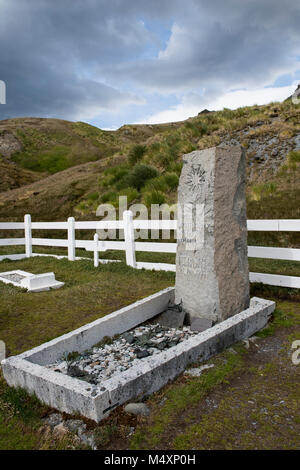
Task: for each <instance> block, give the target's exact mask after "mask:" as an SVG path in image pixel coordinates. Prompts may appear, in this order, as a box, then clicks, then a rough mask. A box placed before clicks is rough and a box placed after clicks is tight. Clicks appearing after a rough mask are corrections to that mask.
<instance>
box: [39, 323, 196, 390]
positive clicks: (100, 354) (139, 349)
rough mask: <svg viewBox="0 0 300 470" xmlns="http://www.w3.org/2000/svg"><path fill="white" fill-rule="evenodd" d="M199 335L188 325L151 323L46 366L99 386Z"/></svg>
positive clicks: (106, 339)
mask: <svg viewBox="0 0 300 470" xmlns="http://www.w3.org/2000/svg"><path fill="white" fill-rule="evenodd" d="M196 334H197V332H195V331H191V330H190V328H189V327H187V326H184V327H183V328H166V327H163V326H160V325H159V324H148V325H145V326H139V327H137V328H135V329H133V330H131V331H127V332H125V333H123V334H122V335H119V336H117V337H114V338H113V339H112V340H111V339H110V338H104V339H103V340H102V341H101V342H100V343H98V344H96V345H95V346H93V347H92V348H91V349H89V350H86V351H84V352H82V353H79V354H78V353H69V354H64V356H63V357H62V358H60V359H59V360H57V361H56V362H55V363H53V364H49V365H47V367H48V368H49V369H51V370H54V371H55V372H60V373H62V374H66V375H69V376H71V377H76V378H78V379H81V380H84V381H86V382H89V383H90V384H93V385H96V386H98V385H100V384H101V383H102V382H103V381H104V380H107V379H108V378H110V377H112V376H113V375H115V374H119V373H121V372H123V371H125V370H127V369H129V368H130V367H133V366H135V365H137V364H139V363H140V361H143V360H146V358H147V357H149V356H154V355H156V354H160V353H161V352H162V351H163V350H166V349H169V348H172V347H174V346H176V345H177V344H178V343H180V342H182V341H184V340H186V339H188V338H190V337H192V336H195V335H196ZM105 343H110V344H105Z"/></svg>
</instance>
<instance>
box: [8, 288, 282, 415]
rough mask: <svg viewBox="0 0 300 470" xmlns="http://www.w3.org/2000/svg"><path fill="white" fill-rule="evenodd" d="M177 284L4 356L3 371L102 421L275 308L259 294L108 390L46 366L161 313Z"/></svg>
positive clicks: (108, 384)
mask: <svg viewBox="0 0 300 470" xmlns="http://www.w3.org/2000/svg"><path fill="white" fill-rule="evenodd" d="M174 291H175V288H174V287H169V288H167V289H164V290H162V291H159V292H157V293H156V294H154V295H151V296H149V297H146V298H145V299H143V300H140V301H138V302H135V303H133V304H131V305H129V306H127V307H124V308H122V309H120V310H117V311H115V312H113V313H111V314H109V315H107V316H105V317H103V318H100V319H98V320H96V321H94V322H92V323H89V324H86V325H84V326H83V327H81V328H78V329H76V330H74V331H71V332H70V333H67V334H65V335H63V336H60V337H58V338H56V339H54V340H52V341H49V342H47V343H44V344H42V345H41V346H38V347H36V348H33V349H31V350H30V351H26V352H24V353H22V354H20V355H18V356H12V357H9V358H8V359H5V360H3V361H2V370H3V375H4V378H5V379H6V381H7V382H8V384H9V385H10V386H13V387H21V388H24V389H26V390H27V391H28V392H29V393H30V394H35V395H36V396H37V397H38V398H39V399H40V400H41V401H42V402H43V403H46V404H47V405H49V406H51V407H53V408H56V409H58V410H60V411H62V412H66V413H69V414H80V415H83V416H85V417H87V418H90V419H92V420H94V421H96V422H100V421H101V420H102V419H104V418H105V417H106V416H108V415H109V413H110V411H111V410H112V409H114V408H116V407H117V406H119V405H122V404H123V403H125V402H126V401H128V400H130V399H133V398H136V397H141V396H146V395H150V394H152V393H153V392H155V391H157V390H159V389H160V388H161V387H163V386H164V385H166V384H167V382H169V381H170V380H173V379H174V378H175V377H176V376H178V375H179V374H180V373H182V372H183V371H184V370H185V368H186V367H187V365H188V364H191V363H194V362H196V361H205V360H207V359H209V358H210V357H211V356H213V355H214V354H216V353H218V352H220V351H222V350H223V349H224V348H226V347H229V346H230V345H232V344H234V343H235V342H237V341H241V340H243V339H245V338H247V337H249V336H252V335H253V334H254V333H255V332H257V331H258V330H260V329H262V328H263V327H264V326H266V324H267V323H268V320H269V318H270V316H271V314H272V312H273V311H274V309H275V302H272V301H269V300H265V299H260V298H257V297H254V298H252V299H251V305H250V307H249V308H248V309H247V310H244V311H243V312H241V313H238V314H236V315H234V316H232V317H230V318H228V319H227V320H225V321H223V322H221V323H218V324H216V325H214V326H213V327H212V328H209V329H208V330H206V331H204V332H202V333H199V334H198V335H197V336H194V337H192V338H190V339H187V340H185V341H183V342H182V343H179V344H178V345H177V346H174V347H172V348H170V349H168V350H166V351H162V352H161V353H160V354H157V355H155V356H150V357H147V358H145V359H141V362H140V364H139V365H137V366H133V367H131V368H129V369H127V370H126V371H124V372H121V373H119V374H116V375H115V376H113V377H111V378H109V379H107V380H105V381H103V386H104V387H105V390H103V391H100V387H99V388H98V394H97V395H96V396H93V395H92V393H93V390H94V387H93V386H91V385H90V384H89V383H87V382H84V381H81V380H79V379H77V378H73V377H69V376H67V375H64V374H62V373H58V372H54V371H52V370H49V369H48V368H46V367H45V365H46V364H50V363H53V362H54V361H55V360H57V359H58V358H59V357H61V356H62V354H63V353H64V352H67V353H68V352H72V351H78V352H82V351H84V350H85V349H88V348H89V347H91V346H93V345H94V344H96V343H97V342H99V341H100V340H101V339H102V338H103V337H104V336H114V335H115V334H120V333H123V332H125V331H128V330H130V329H131V328H134V327H135V326H137V325H139V324H141V323H143V322H145V321H146V320H149V319H151V318H152V317H154V316H156V315H157V314H159V313H161V312H162V311H163V310H165V309H166V307H167V306H168V303H169V301H171V302H173V301H174Z"/></svg>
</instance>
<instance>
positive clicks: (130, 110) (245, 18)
mask: <svg viewBox="0 0 300 470" xmlns="http://www.w3.org/2000/svg"><path fill="white" fill-rule="evenodd" d="M299 24H300V2H299V1H298V0H285V1H284V2H283V1H282V0H185V1H183V0H0V80H3V81H5V83H6V88H7V96H6V102H7V103H6V104H5V105H4V104H0V119H6V118H9V117H17V116H39V117H56V118H62V119H70V120H73V121H77V120H81V121H86V122H89V123H91V124H94V125H96V126H98V127H101V128H118V127H119V126H121V125H123V124H125V123H135V122H138V123H144V122H145V123H155V122H169V121H177V120H181V119H186V118H187V117H189V116H193V115H196V114H197V113H198V112H199V111H201V110H202V109H204V108H208V109H222V108H223V107H229V108H237V107H239V106H244V105H251V104H263V103H267V102H270V101H278V100H282V99H284V98H286V97H287V96H289V95H290V94H291V93H292V92H293V91H294V89H295V86H296V84H297V83H299V81H300V28H299Z"/></svg>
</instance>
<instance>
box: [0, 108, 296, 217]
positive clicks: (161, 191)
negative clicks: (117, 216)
mask: <svg viewBox="0 0 300 470" xmlns="http://www.w3.org/2000/svg"><path fill="white" fill-rule="evenodd" d="M7 136H9V137H7ZM1 138H2V150H3V149H4V153H5V155H4V154H3V151H2V160H0V162H1V164H2V167H1V168H3V170H2V171H3V175H4V178H7V175H8V168H9V169H10V171H14V172H15V173H16V176H15V183H13V182H12V181H11V183H10V186H9V188H14V185H15V187H18V186H21V185H22V186H21V187H19V188H17V189H11V190H9V191H7V190H6V189H7V187H5V186H4V185H3V183H2V193H0V220H16V219H22V217H23V215H24V213H31V214H32V216H33V219H34V220H62V219H65V218H66V217H68V216H70V215H74V216H75V217H77V218H83V219H94V218H95V210H96V208H97V206H98V204H99V203H104V202H110V203H112V204H114V205H115V206H117V204H118V196H119V195H127V197H128V203H129V204H131V203H132V202H143V203H145V204H146V205H147V206H150V204H151V203H163V202H168V203H173V202H176V198H177V184H178V177H179V175H180V171H181V156H182V155H183V154H184V153H187V152H191V151H193V150H196V149H203V148H207V147H210V146H213V145H218V144H220V143H228V144H237V143H239V144H241V145H242V146H243V147H244V148H245V150H246V154H247V199H248V217H249V218H300V178H299V172H300V153H299V151H300V107H299V106H295V105H294V104H292V102H291V101H285V102H283V103H272V104H270V105H267V106H253V107H244V108H239V109H237V110H235V111H231V110H228V109H225V110H223V111H219V112H210V113H200V114H199V115H198V116H196V117H193V118H190V119H188V120H186V121H182V122H177V123H169V124H159V125H126V126H123V127H121V128H120V129H118V130H117V131H114V132H110V131H102V130H101V129H97V128H95V127H93V126H90V125H88V124H84V123H81V122H77V123H74V122H68V121H61V120H57V119H38V118H23V119H21V118H18V119H11V120H7V121H0V152H1ZM5 139H6V144H7V142H8V145H6V146H5V145H3V141H4V143H5ZM14 139H15V140H14ZM16 140H17V142H16ZM7 148H8V149H9V150H11V152H10V153H9V152H7ZM3 165H4V166H3ZM25 171H26V175H27V176H28V179H26V178H25V173H24V172H25ZM21 175H24V177H21ZM4 178H3V177H2V180H3V181H4ZM31 178H32V181H33V182H31V181H30V179H31ZM34 180H36V181H34ZM28 183H31V184H28ZM23 184H25V185H23Z"/></svg>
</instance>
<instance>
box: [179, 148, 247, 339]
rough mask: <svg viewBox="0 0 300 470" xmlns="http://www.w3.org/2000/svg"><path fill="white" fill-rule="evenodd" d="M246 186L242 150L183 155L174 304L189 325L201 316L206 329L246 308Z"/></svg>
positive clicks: (196, 152)
mask: <svg viewBox="0 0 300 470" xmlns="http://www.w3.org/2000/svg"><path fill="white" fill-rule="evenodd" d="M245 183H246V174H245V153H244V151H243V149H242V148H241V147H240V146H234V147H226V146H219V147H213V148H210V149H206V150H201V151H194V152H192V153H190V154H187V155H184V156H183V168H182V172H181V176H180V181H179V188H178V229H177V254H176V290H175V302H176V303H180V302H182V307H183V309H184V311H186V312H187V314H188V316H189V318H190V322H191V324H193V321H195V319H199V318H201V319H205V320H206V322H204V323H205V324H206V325H208V326H209V325H212V324H214V323H215V322H219V321H222V320H225V319H227V318H228V317H231V316H232V315H235V314H237V313H239V312H241V311H243V310H245V309H246V308H248V307H249V272H248V257H247V218H246V198H245ZM196 323H201V322H199V320H198V322H196ZM196 323H195V329H197V327H196ZM202 323H203V322H202ZM202 323H201V325H200V331H202V330H203V325H202ZM204 329H205V328H204Z"/></svg>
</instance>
